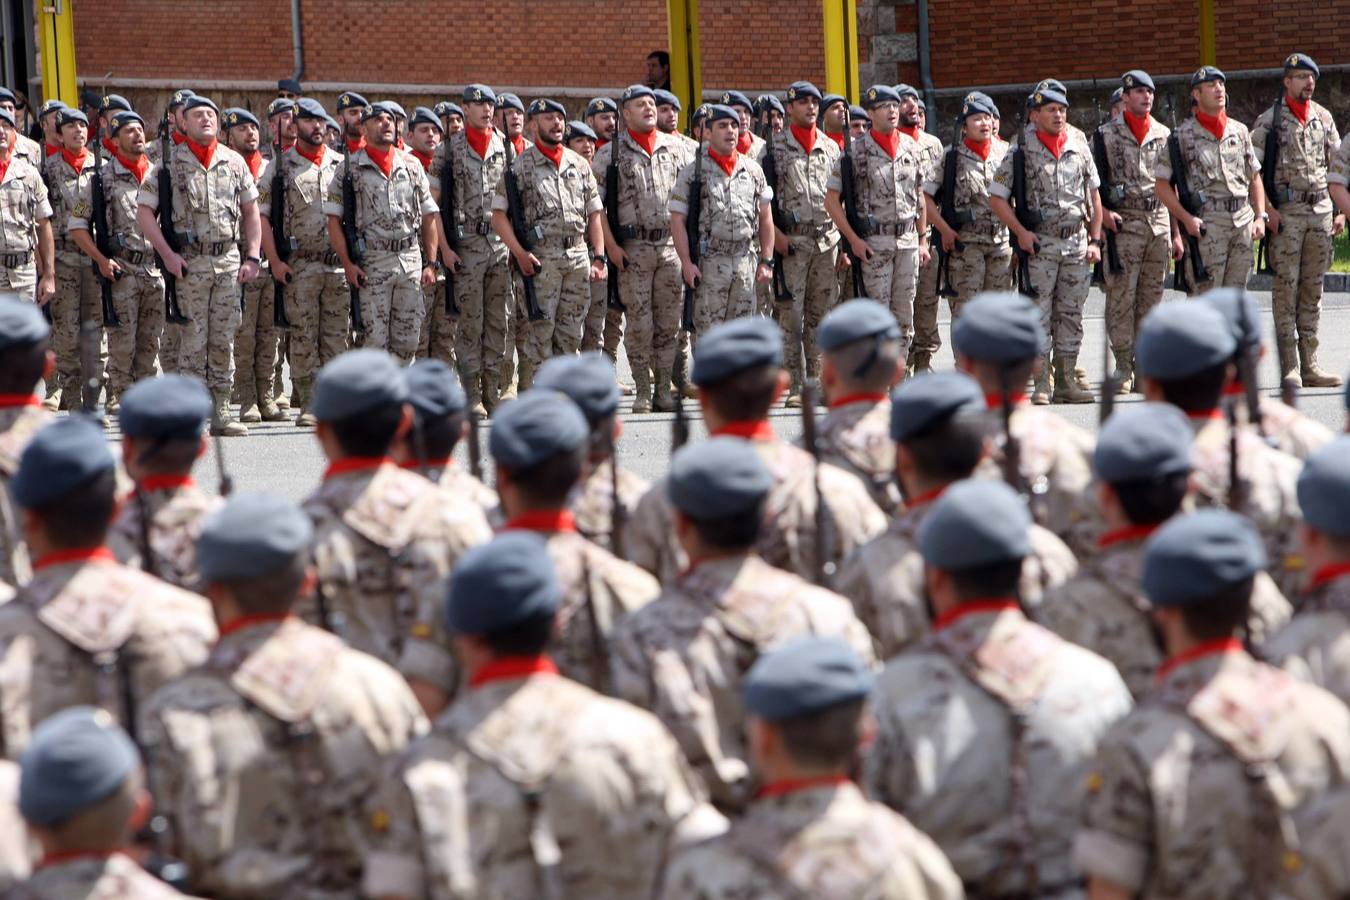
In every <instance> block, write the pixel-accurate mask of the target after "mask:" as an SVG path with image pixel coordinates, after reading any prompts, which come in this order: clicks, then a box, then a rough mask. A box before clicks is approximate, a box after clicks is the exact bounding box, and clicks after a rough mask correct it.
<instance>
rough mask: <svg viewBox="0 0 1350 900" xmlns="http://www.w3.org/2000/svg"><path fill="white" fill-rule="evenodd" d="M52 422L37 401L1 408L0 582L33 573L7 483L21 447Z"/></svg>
mask: <svg viewBox="0 0 1350 900" xmlns="http://www.w3.org/2000/svg"><path fill="white" fill-rule="evenodd" d="M51 421H52V414H51V413H49V412H47V411H46V410H45V409H43V408H42V405H41V404H40V403H38V402H37V400H36V398H34V399H32V400H30V401H28V402H26V403H25V404H24V405H22V406H10V407H6V408H0V582H8V583H9V584H11V585H18V584H21V583H23V582H25V581H27V580H28V579H29V577H30V576H31V575H32V574H33V573H32V570H31V569H30V568H29V562H28V547H27V545H26V544H24V540H23V527H22V522H21V520H20V518H19V509H18V507H16V506H15V505H14V503H13V501H12V500H11V498H10V490H9V482H10V479H11V478H13V477H14V473H15V472H17V471H19V457H20V456H21V455H22V454H23V448H24V447H27V446H28V442H29V441H30V440H32V439H33V435H35V434H37V433H38V431H39V430H40V429H41V428H42V426H44V425H46V424H47V423H48V422H51Z"/></svg>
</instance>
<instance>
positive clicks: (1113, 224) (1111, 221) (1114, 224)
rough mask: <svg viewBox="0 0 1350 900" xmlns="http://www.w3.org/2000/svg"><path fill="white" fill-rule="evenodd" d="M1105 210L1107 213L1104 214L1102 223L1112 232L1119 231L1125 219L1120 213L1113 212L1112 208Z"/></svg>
mask: <svg viewBox="0 0 1350 900" xmlns="http://www.w3.org/2000/svg"><path fill="white" fill-rule="evenodd" d="M1104 212H1105V215H1103V216H1102V225H1104V226H1105V227H1106V229H1107V230H1108V231H1110V232H1112V233H1113V234H1114V233H1115V232H1117V231H1119V230H1120V223H1121V222H1123V221H1124V219H1122V218H1121V217H1120V213H1114V212H1111V210H1109V209H1108V210H1104Z"/></svg>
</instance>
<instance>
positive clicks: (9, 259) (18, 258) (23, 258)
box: [0, 250, 33, 269]
mask: <svg viewBox="0 0 1350 900" xmlns="http://www.w3.org/2000/svg"><path fill="white" fill-rule="evenodd" d="M32 259H33V251H32V250H25V251H24V252H23V253H6V254H5V255H4V256H0V266H4V267H5V268H6V269H17V268H18V267H19V266H26V265H28V263H29V262H30V261H31V260H32Z"/></svg>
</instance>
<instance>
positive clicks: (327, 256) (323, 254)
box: [291, 250, 342, 266]
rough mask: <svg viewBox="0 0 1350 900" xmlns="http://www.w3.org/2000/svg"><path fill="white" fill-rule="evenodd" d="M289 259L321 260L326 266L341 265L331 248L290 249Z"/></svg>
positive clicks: (299, 260)
mask: <svg viewBox="0 0 1350 900" xmlns="http://www.w3.org/2000/svg"><path fill="white" fill-rule="evenodd" d="M291 259H294V260H296V261H298V262H321V263H323V264H324V265H326V266H340V265H342V263H341V262H340V261H339V260H338V255H337V253H336V252H335V251H333V250H292V251H291Z"/></svg>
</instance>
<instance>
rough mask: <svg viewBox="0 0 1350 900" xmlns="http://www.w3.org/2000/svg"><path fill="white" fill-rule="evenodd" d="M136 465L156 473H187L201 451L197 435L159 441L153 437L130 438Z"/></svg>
mask: <svg viewBox="0 0 1350 900" xmlns="http://www.w3.org/2000/svg"><path fill="white" fill-rule="evenodd" d="M129 440H130V441H131V442H132V443H131V446H132V450H133V453H134V454H135V457H136V465H138V466H140V467H141V468H142V469H144V470H145V471H147V472H150V473H152V474H156V475H178V474H187V473H188V472H191V471H192V467H193V466H194V465H196V463H197V457H198V455H199V454H200V453H201V449H202V439H201V438H199V437H194V438H185V439H176V440H169V441H159V440H156V439H155V438H149V437H142V438H130V439H129Z"/></svg>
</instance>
